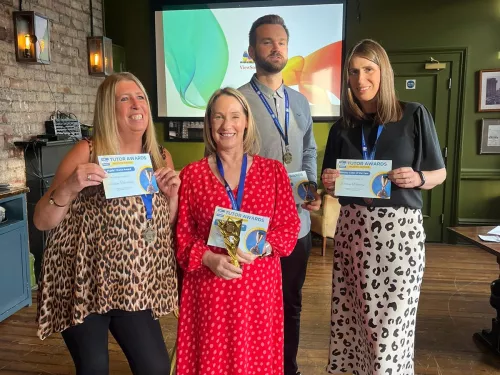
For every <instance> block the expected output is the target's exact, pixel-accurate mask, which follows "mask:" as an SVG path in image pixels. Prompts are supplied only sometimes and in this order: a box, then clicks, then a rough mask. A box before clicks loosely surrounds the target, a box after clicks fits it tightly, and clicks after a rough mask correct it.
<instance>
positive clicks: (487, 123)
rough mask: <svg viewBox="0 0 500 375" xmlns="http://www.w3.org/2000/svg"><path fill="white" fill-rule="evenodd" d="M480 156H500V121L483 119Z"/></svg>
mask: <svg viewBox="0 0 500 375" xmlns="http://www.w3.org/2000/svg"><path fill="white" fill-rule="evenodd" d="M479 153H480V154H500V119H483V123H482V126H481V146H480V147H479Z"/></svg>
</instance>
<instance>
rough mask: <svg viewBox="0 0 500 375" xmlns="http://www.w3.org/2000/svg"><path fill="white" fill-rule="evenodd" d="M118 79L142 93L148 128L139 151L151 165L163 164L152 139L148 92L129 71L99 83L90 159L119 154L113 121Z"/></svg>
mask: <svg viewBox="0 0 500 375" xmlns="http://www.w3.org/2000/svg"><path fill="white" fill-rule="evenodd" d="M121 81H132V82H135V83H136V84H137V86H139V88H140V89H141V91H142V92H143V93H144V97H145V98H146V103H147V105H148V127H147V128H146V131H145V132H144V134H143V136H142V147H143V152H145V153H149V154H150V155H151V161H152V163H153V168H154V169H158V168H161V167H164V166H165V165H166V162H165V160H164V159H163V155H162V154H161V152H160V146H159V144H158V141H157V139H156V132H155V128H154V125H153V120H152V116H151V107H150V104H149V98H148V94H147V93H146V90H145V89H144V86H143V85H142V83H141V81H139V79H138V78H137V77H136V76H134V75H133V74H132V73H128V72H123V73H115V74H112V75H110V76H108V77H106V79H105V80H104V81H103V82H102V83H101V84H100V85H99V88H98V89H97V95H96V99H95V107H94V134H93V137H92V149H93V150H92V155H91V161H92V162H94V163H97V157H98V156H100V155H118V154H119V153H120V135H119V133H118V122H117V120H116V110H115V105H116V104H115V103H116V97H115V94H116V85H117V84H118V82H121Z"/></svg>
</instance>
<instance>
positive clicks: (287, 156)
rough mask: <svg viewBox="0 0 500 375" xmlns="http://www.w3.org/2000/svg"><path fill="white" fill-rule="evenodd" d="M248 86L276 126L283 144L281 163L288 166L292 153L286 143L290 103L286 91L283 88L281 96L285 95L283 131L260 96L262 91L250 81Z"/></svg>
mask: <svg viewBox="0 0 500 375" xmlns="http://www.w3.org/2000/svg"><path fill="white" fill-rule="evenodd" d="M250 85H251V86H252V88H253V90H254V91H255V93H256V94H257V95H258V96H259V98H260V100H261V101H262V104H264V107H266V109H267V112H269V115H270V116H271V118H272V119H273V121H274V125H275V126H276V129H278V132H279V133H280V136H281V139H283V141H284V142H285V153H284V154H283V163H285V164H290V163H291V162H292V159H293V158H292V153H291V152H290V146H289V143H288V128H289V122H290V101H289V99H288V93H287V91H286V89H285V88H284V87H283V94H284V95H285V129H283V128H282V127H281V124H280V122H279V120H278V116H277V115H276V114H275V113H274V112H273V110H272V108H271V106H270V105H269V103H268V102H267V100H266V98H265V97H264V95H263V94H262V91H260V89H259V88H258V87H257V85H256V84H255V82H254V81H253V78H252V80H251V81H250Z"/></svg>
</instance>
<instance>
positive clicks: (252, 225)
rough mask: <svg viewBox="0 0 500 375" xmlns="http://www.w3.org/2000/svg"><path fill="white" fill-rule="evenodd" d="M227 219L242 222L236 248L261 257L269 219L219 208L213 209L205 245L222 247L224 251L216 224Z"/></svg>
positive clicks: (222, 240) (222, 239)
mask: <svg viewBox="0 0 500 375" xmlns="http://www.w3.org/2000/svg"><path fill="white" fill-rule="evenodd" d="M228 218H231V219H233V220H242V221H243V223H242V226H241V232H240V242H239V245H238V247H239V248H240V249H241V250H242V251H244V252H247V253H252V254H255V255H262V254H263V252H264V245H265V243H266V236H267V227H268V226H269V218H268V217H265V216H259V215H254V214H249V213H246V212H241V211H234V210H230V209H228V208H223V207H219V206H217V207H216V208H215V213H214V217H213V219H212V227H211V228H210V234H209V236H208V242H207V245H212V246H217V247H222V248H223V249H225V245H224V238H223V237H222V234H221V232H220V229H219V225H218V224H217V223H218V222H219V220H227V219H228Z"/></svg>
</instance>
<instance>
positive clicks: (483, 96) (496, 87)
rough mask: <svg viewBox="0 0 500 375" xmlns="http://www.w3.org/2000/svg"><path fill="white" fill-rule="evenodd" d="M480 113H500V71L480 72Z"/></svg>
mask: <svg viewBox="0 0 500 375" xmlns="http://www.w3.org/2000/svg"><path fill="white" fill-rule="evenodd" d="M478 112H500V69H490V70H481V71H479V105H478Z"/></svg>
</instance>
